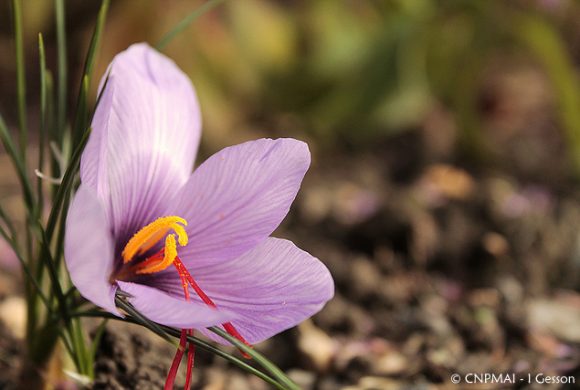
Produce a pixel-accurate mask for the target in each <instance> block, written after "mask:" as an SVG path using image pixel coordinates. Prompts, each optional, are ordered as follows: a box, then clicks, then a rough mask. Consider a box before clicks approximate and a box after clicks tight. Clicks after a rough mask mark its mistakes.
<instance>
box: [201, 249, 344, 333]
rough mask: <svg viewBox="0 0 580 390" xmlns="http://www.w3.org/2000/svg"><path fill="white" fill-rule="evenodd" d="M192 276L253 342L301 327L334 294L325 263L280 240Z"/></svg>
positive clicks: (206, 268) (208, 267)
mask: <svg viewBox="0 0 580 390" xmlns="http://www.w3.org/2000/svg"><path fill="white" fill-rule="evenodd" d="M193 277H194V278H195V279H196V281H197V283H198V284H199V286H200V287H201V288H202V289H203V290H204V291H205V293H206V294H207V295H208V296H209V297H210V298H211V299H212V300H213V301H214V303H215V304H216V305H217V307H218V308H220V309H223V310H229V311H231V312H232V313H235V315H236V317H237V319H235V320H233V321H232V323H233V325H234V326H235V327H236V328H237V329H238V331H239V332H240V333H241V335H242V336H243V337H244V338H246V340H247V341H248V342H250V343H258V342H260V341H262V340H265V339H267V338H269V337H271V336H273V335H275V334H277V333H279V332H282V331H283V330H286V329H288V328H291V327H293V326H295V325H297V324H299V323H300V322H302V321H304V320H305V319H307V318H308V317H310V316H312V315H313V314H315V313H316V312H318V311H319V310H320V309H321V308H322V307H323V306H324V304H325V303H326V302H327V301H328V300H330V299H331V298H332V296H333V295H334V282H333V280H332V276H331V275H330V272H329V271H328V269H327V268H326V267H325V266H324V264H322V262H320V261H319V260H318V259H316V258H314V257H312V255H310V254H309V253H307V252H305V251H303V250H301V249H299V248H297V247H296V246H295V245H294V244H293V243H292V242H291V241H287V240H281V239H276V238H268V239H267V240H266V241H264V242H262V243H261V244H260V245H258V246H257V247H256V248H254V249H253V250H251V251H249V252H247V253H245V254H244V255H242V256H241V257H239V258H237V259H235V260H232V261H230V262H227V263H220V264H215V265H213V266H210V265H207V266H206V267H205V268H203V269H200V270H199V271H198V272H197V273H196V274H194V275H193ZM203 333H204V334H206V335H207V336H208V337H210V338H212V339H214V340H216V341H219V342H222V343H223V342H224V341H223V340H222V339H220V338H219V337H217V336H215V335H214V334H213V333H211V332H208V331H203Z"/></svg>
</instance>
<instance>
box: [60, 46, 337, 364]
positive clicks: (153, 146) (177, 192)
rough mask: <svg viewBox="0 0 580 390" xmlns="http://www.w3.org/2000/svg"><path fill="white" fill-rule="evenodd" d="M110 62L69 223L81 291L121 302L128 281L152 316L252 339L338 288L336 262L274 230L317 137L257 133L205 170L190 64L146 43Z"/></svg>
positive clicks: (68, 254) (134, 300)
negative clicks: (332, 267)
mask: <svg viewBox="0 0 580 390" xmlns="http://www.w3.org/2000/svg"><path fill="white" fill-rule="evenodd" d="M108 74H109V78H108V81H107V83H106V85H105V87H104V91H103V92H102V97H101V101H100V104H99V106H98V107H97V110H96V112H95V116H94V119H93V122H92V129H93V133H92V134H91V136H90V139H89V141H88V143H87V146H86V149H85V151H84V153H83V156H82V159H81V172H80V173H81V185H80V187H79V189H78V191H77V193H76V195H75V197H74V199H73V202H72V205H71V207H70V210H69V213H68V217H67V224H66V236H65V259H66V264H67V267H68V270H69V273H70V276H71V279H72V281H73V283H74V285H75V286H76V287H77V288H78V290H79V292H80V293H81V294H82V295H83V296H84V297H85V298H86V299H88V300H90V301H92V302H93V303H94V304H96V305H98V306H100V307H101V308H103V309H105V310H107V311H109V312H111V313H114V314H116V315H122V314H121V313H120V312H119V311H118V310H117V308H116V306H115V300H114V297H115V293H116V291H117V290H121V291H123V292H124V293H126V294H125V295H126V296H128V298H127V299H128V300H129V301H130V302H131V304H132V305H133V306H134V307H135V308H136V309H137V310H138V311H140V312H141V313H142V314H143V315H145V316H146V317H148V318H149V319H151V320H153V321H156V322H158V323H160V324H164V325H167V326H172V327H178V328H181V329H184V330H188V332H189V330H190V329H199V330H200V331H201V332H203V333H204V334H205V335H207V336H208V337H210V338H212V339H214V340H216V341H218V342H223V340H221V339H220V338H219V337H217V336H215V335H214V334H213V333H211V332H209V331H207V330H205V328H206V327H208V326H213V325H219V326H223V328H224V329H225V330H227V331H228V332H229V333H230V334H232V335H234V336H235V337H237V338H239V339H240V340H244V341H246V342H247V343H250V344H253V343H258V342H260V341H262V340H264V339H266V338H269V337H271V336H273V335H275V334H277V333H279V332H281V331H283V330H285V329H288V328H290V327H292V326H294V325H296V324H298V323H299V322H301V321H302V320H304V319H306V318H307V317H309V316H311V315H313V314H314V313H316V312H317V311H319V310H320V309H321V308H322V306H323V305H324V304H325V302H327V301H328V300H329V299H330V298H331V297H332V296H333V292H334V285H333V281H332V278H331V276H330V274H329V272H328V270H327V268H326V267H325V266H324V265H323V264H322V263H321V262H320V261H319V260H318V259H316V258H314V257H313V256H311V255H310V254H308V253H306V252H304V251H302V250H300V249H299V248H297V247H296V246H295V245H294V244H293V243H292V242H290V241H287V240H282V239H277V238H272V237H269V236H270V234H271V233H272V232H273V231H274V229H276V228H277V227H278V225H279V224H280V222H281V221H282V220H283V219H284V217H285V216H286V214H287V213H288V210H289V208H290V205H291V203H292V201H293V200H294V198H295V196H296V194H297V192H298V189H299V187H300V184H301V181H302V179H303V177H304V174H305V173H306V171H307V169H308V167H309V164H310V153H309V151H308V147H307V145H306V144H305V143H303V142H300V141H297V140H294V139H277V140H272V139H260V140H256V141H251V142H246V143H243V144H240V145H236V146H232V147H229V148H226V149H223V150H222V151H220V152H218V153H216V154H215V155H213V156H212V157H210V158H209V159H208V160H207V161H205V162H204V163H203V164H201V165H200V166H199V167H198V168H197V169H195V171H194V172H193V174H192V173H191V171H192V166H193V163H194V159H195V156H196V151H197V148H198V143H199V139H200V134H201V119H200V111H199V106H198V102H197V98H196V95H195V92H194V89H193V87H192V85H191V83H190V81H189V79H188V78H187V76H186V75H185V74H184V73H183V72H181V71H180V70H179V69H178V68H177V66H176V65H175V64H174V63H173V62H172V61H171V60H169V59H168V58H166V57H165V56H163V55H161V54H160V53H158V52H156V51H155V50H153V49H152V48H150V47H149V46H148V45H146V44H136V45H133V46H131V47H130V48H129V49H127V50H126V51H124V52H122V53H120V54H118V55H117V56H116V57H115V58H114V60H113V62H112V63H111V65H110V67H109V73H108ZM103 84H104V82H103V81H102V82H101V88H102V87H103ZM185 334H186V333H185V331H184V332H182V340H181V341H182V346H183V345H184V340H185V337H184V335H185ZM181 354H182V353H181ZM178 358H179V359H178ZM176 360H181V355H180V354H179V353H178V356H176ZM177 365H178V362H177ZM174 370H175V371H176V370H177V367H175V361H174V366H172V371H171V372H173V371H174ZM173 374H174V373H173Z"/></svg>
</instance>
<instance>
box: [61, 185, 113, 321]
mask: <svg viewBox="0 0 580 390" xmlns="http://www.w3.org/2000/svg"><path fill="white" fill-rule="evenodd" d="M65 233H66V234H65V238H64V257H65V261H66V265H67V268H68V272H69V274H70V277H71V279H72V282H73V284H74V285H75V287H76V288H77V289H78V290H79V292H80V293H81V295H82V296H83V297H85V298H86V299H88V300H89V301H91V302H93V303H94V304H95V305H97V306H100V307H102V308H103V309H105V310H107V311H109V312H111V313H113V314H117V315H118V314H119V312H118V311H117V309H116V307H115V290H116V287H115V286H113V285H112V284H111V283H110V281H109V278H110V276H111V273H112V272H113V264H114V262H113V260H114V254H113V251H114V248H113V239H112V236H111V232H110V229H109V225H108V223H107V216H106V215H105V210H104V209H103V207H102V206H101V203H100V202H99V200H98V199H97V196H96V195H95V194H94V192H93V191H92V190H91V189H90V188H87V187H85V186H84V185H81V186H80V188H79V190H78V191H77V193H76V195H75V197H74V200H73V202H72V205H71V206H70V209H69V212H68V216H67V219H66V232H65Z"/></svg>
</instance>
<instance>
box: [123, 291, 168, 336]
mask: <svg viewBox="0 0 580 390" xmlns="http://www.w3.org/2000/svg"><path fill="white" fill-rule="evenodd" d="M115 303H116V304H117V306H119V307H120V308H121V309H123V310H124V311H125V312H127V313H128V314H130V315H131V316H133V317H134V318H135V319H136V320H137V321H139V323H140V324H142V325H144V326H146V327H147V328H149V329H151V330H152V331H153V332H155V333H156V334H157V335H159V336H160V337H161V338H163V339H164V340H166V341H169V342H171V339H170V338H169V337H168V336H167V334H165V332H164V331H163V329H161V328H160V327H159V325H158V324H156V323H155V322H153V321H151V320H149V319H148V318H147V317H145V316H143V314H141V313H139V312H138V311H137V310H135V308H134V307H133V306H131V305H130V304H129V303H127V302H126V301H125V300H124V299H122V298H120V297H115Z"/></svg>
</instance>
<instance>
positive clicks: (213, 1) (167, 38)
mask: <svg viewBox="0 0 580 390" xmlns="http://www.w3.org/2000/svg"><path fill="white" fill-rule="evenodd" d="M224 1H225V0H210V1H208V2H207V3H205V4H204V5H202V6H201V7H199V8H198V9H196V10H195V11H193V12H192V13H190V14H189V15H187V16H186V17H185V18H184V19H183V20H182V21H181V22H179V23H177V25H176V26H175V27H174V28H173V29H172V30H171V31H169V32H168V33H166V34H165V35H164V36H163V38H161V39H160V40H159V42H157V45H156V46H155V47H156V48H157V50H163V49H164V48H165V46H167V44H168V43H169V42H171V40H172V39H173V38H175V36H176V35H177V34H179V33H180V32H182V31H183V30H185V29H186V28H187V27H188V26H189V25H190V24H191V23H193V22H194V21H195V20H196V19H197V18H199V17H200V16H202V15H203V14H205V13H206V12H208V11H209V10H211V9H212V8H215V7H216V6H218V5H219V4H221V3H223V2H224Z"/></svg>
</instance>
